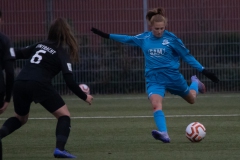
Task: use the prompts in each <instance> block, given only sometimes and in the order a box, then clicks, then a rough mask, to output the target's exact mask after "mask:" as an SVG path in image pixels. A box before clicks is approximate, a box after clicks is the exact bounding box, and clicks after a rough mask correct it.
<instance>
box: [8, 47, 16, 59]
mask: <svg viewBox="0 0 240 160" xmlns="http://www.w3.org/2000/svg"><path fill="white" fill-rule="evenodd" d="M9 52H10V54H11V56H12V57H15V51H14V49H13V48H10V49H9Z"/></svg>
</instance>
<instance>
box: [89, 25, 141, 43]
mask: <svg viewBox="0 0 240 160" xmlns="http://www.w3.org/2000/svg"><path fill="white" fill-rule="evenodd" d="M91 31H92V32H93V33H95V34H97V35H99V36H101V37H103V38H106V39H112V40H115V41H117V42H120V43H124V44H128V45H132V46H141V42H142V41H141V39H139V38H138V37H137V36H128V35H121V34H108V33H105V32H102V31H100V30H99V29H96V28H92V29H91Z"/></svg>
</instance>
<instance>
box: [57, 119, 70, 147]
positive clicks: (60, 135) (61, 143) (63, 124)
mask: <svg viewBox="0 0 240 160" xmlns="http://www.w3.org/2000/svg"><path fill="white" fill-rule="evenodd" d="M70 128H71V125H70V117H69V116H61V117H59V118H58V123H57V128H56V138H57V142H56V148H58V149H60V150H61V151H63V150H64V147H65V144H66V143H67V139H68V136H69V133H70Z"/></svg>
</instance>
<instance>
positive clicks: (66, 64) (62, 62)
mask: <svg viewBox="0 0 240 160" xmlns="http://www.w3.org/2000/svg"><path fill="white" fill-rule="evenodd" d="M16 55H17V58H19V57H20V56H22V57H21V58H26V59H28V60H27V64H26V65H25V66H24V68H23V69H22V70H21V72H20V73H19V75H18V76H17V78H16V80H33V81H38V82H47V83H51V81H52V79H53V77H54V76H56V75H57V74H58V73H59V72H60V71H62V73H63V74H65V73H71V74H72V64H71V61H70V56H69V54H68V53H67V51H66V50H65V49H64V48H63V47H61V46H58V45H57V43H56V42H51V41H43V42H40V43H37V44H34V45H32V46H29V47H26V48H24V49H22V50H20V53H19V51H16Z"/></svg>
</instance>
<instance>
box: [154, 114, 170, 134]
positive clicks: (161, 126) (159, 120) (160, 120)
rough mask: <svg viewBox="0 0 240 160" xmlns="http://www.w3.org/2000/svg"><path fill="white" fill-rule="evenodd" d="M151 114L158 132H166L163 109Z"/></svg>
mask: <svg viewBox="0 0 240 160" xmlns="http://www.w3.org/2000/svg"><path fill="white" fill-rule="evenodd" d="M153 116H154V121H155V123H156V125H157V128H158V130H159V131H160V132H167V124H166V119H165V115H164V113H163V111H162V110H157V111H156V112H154V113H153Z"/></svg>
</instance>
